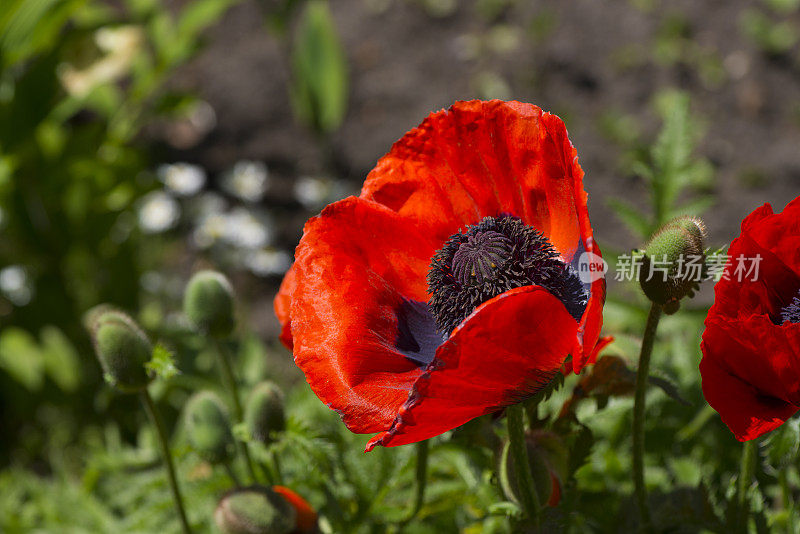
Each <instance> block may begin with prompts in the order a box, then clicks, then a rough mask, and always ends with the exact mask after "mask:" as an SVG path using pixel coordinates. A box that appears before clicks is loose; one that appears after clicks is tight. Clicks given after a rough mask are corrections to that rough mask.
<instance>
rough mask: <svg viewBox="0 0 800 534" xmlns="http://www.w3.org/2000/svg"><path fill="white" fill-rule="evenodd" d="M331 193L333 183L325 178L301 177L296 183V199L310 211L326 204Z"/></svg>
mask: <svg viewBox="0 0 800 534" xmlns="http://www.w3.org/2000/svg"><path fill="white" fill-rule="evenodd" d="M330 192H331V181H330V180H327V179H324V178H314V177H312V176H301V177H300V178H298V179H297V180H296V181H295V183H294V198H296V199H297V201H298V202H299V203H300V204H302V205H303V206H304V207H305V208H306V209H309V210H313V209H315V208H318V207H320V206H322V205H323V204H325V200H326V199H327V198H328V195H329V194H330Z"/></svg>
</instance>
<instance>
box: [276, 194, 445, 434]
mask: <svg viewBox="0 0 800 534" xmlns="http://www.w3.org/2000/svg"><path fill="white" fill-rule="evenodd" d="M435 247H436V244H434V243H433V242H432V241H431V239H430V238H429V237H426V236H425V235H423V234H422V233H420V232H419V231H418V230H417V229H416V227H414V226H413V225H411V224H409V223H408V220H407V219H404V218H402V217H400V216H398V215H397V214H396V213H394V212H392V211H390V210H388V209H386V207H384V206H381V205H379V204H376V203H374V202H369V201H367V200H364V199H361V198H356V197H350V198H347V199H344V200H341V201H339V202H336V203H334V204H331V205H330V206H328V207H327V208H325V210H324V211H323V212H322V214H321V215H320V216H318V217H314V218H312V219H310V220H309V221H308V223H307V224H306V228H305V232H304V235H303V238H302V240H301V241H300V244H299V245H298V247H297V253H296V256H297V260H296V261H295V264H294V272H295V277H296V287H295V289H294V292H293V294H292V299H291V313H290V315H291V330H292V335H293V345H294V358H295V363H296V364H297V366H298V367H300V369H301V370H302V371H303V373H304V374H305V376H306V380H307V381H308V383H309V385H310V386H311V389H312V390H314V393H315V394H316V395H317V396H318V397H319V398H320V399H321V400H322V401H323V402H325V403H326V404H327V405H328V406H329V407H330V408H332V409H334V410H336V411H338V412H339V414H340V415H341V416H342V420H343V421H344V423H345V424H346V425H347V427H348V428H349V429H350V430H351V431H353V432H357V433H368V432H369V433H372V432H379V431H382V430H386V429H387V428H389V425H390V424H391V422H392V421H393V420H394V417H395V415H396V414H397V410H398V409H399V408H400V406H401V405H402V404H403V403H404V402H405V401H406V399H407V397H408V392H409V391H410V390H411V386H412V384H413V383H414V381H415V380H416V378H417V377H419V376H420V374H421V373H422V368H420V366H419V363H418V362H415V361H413V360H412V359H409V358H408V357H406V355H405V354H403V353H402V352H400V350H399V349H398V347H397V339H398V336H399V329H398V325H399V315H398V310H399V309H400V308H401V306H402V304H403V302H404V301H405V299H412V300H417V301H419V300H424V299H426V297H427V283H426V281H425V273H426V272H427V269H428V262H429V258H430V256H431V255H432V254H433V252H434V251H435Z"/></svg>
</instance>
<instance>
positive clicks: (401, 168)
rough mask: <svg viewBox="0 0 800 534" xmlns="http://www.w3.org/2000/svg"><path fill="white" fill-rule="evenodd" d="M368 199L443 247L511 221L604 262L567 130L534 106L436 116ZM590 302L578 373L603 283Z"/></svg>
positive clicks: (567, 250)
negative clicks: (485, 222) (483, 225)
mask: <svg viewBox="0 0 800 534" xmlns="http://www.w3.org/2000/svg"><path fill="white" fill-rule="evenodd" d="M361 197H362V198H367V199H370V200H374V201H376V202H379V203H382V204H384V205H385V206H387V207H389V208H390V209H392V210H394V211H396V212H398V213H400V214H401V215H405V216H408V217H409V218H410V219H413V220H414V221H417V223H418V224H420V225H422V226H423V227H425V228H426V231H428V232H430V233H431V234H432V235H434V236H436V238H437V239H439V240H440V241H441V242H442V243H444V241H445V240H446V239H447V238H448V237H449V236H450V235H452V234H453V233H455V232H457V231H458V229H459V228H461V227H465V226H467V225H471V224H475V223H477V222H478V221H480V219H481V218H483V217H485V216H496V215H498V214H500V213H511V214H513V215H516V216H518V217H520V218H522V219H523V221H525V222H526V223H527V224H529V225H532V226H534V227H535V228H537V229H538V230H540V231H542V232H543V233H544V234H545V235H546V236H547V237H548V238H549V239H550V241H551V242H552V243H553V245H554V246H555V247H556V248H557V249H558V251H559V252H560V253H561V255H562V256H563V257H564V259H565V260H566V261H567V262H570V261H572V260H573V257H574V256H575V255H576V254H578V253H582V252H584V251H585V252H591V253H593V254H597V255H600V250H599V248H598V247H597V245H596V243H595V242H594V239H593V238H592V228H591V225H590V224H589V214H588V210H587V207H586V202H587V195H586V192H585V191H584V189H583V170H581V168H580V165H579V164H578V159H577V152H576V150H575V148H574V147H573V146H572V144H571V143H570V141H569V138H568V137H567V130H566V128H565V127H564V123H563V122H562V121H561V119H559V118H558V117H556V116H555V115H551V114H549V113H544V112H542V110H541V109H540V108H538V107H537V106H534V105H532V104H523V103H520V102H502V101H499V100H493V101H489V102H482V101H469V102H457V103H456V104H454V105H453V106H452V107H451V108H450V109H448V110H446V111H439V112H436V113H432V114H431V115H430V116H429V117H428V118H427V119H425V120H424V121H423V122H422V124H420V125H419V126H418V127H417V128H415V129H413V130H411V131H410V132H408V133H407V134H406V135H405V136H404V137H403V138H402V139H400V140H399V141H398V142H397V143H395V144H394V146H393V147H392V149H391V151H390V152H389V153H388V154H387V155H386V156H384V157H383V158H381V160H380V161H379V162H378V164H377V165H376V167H375V169H374V170H373V171H372V172H371V173H370V174H369V176H368V177H367V180H366V181H365V183H364V187H363V189H362V192H361ZM590 293H591V297H590V303H589V305H588V306H587V310H586V313H585V314H584V317H583V319H582V321H581V325H580V328H579V330H578V333H577V339H576V343H575V347H574V348H573V349H572V353H573V354H572V355H573V366H574V369H575V371H576V372H578V371H580V369H581V368H582V367H583V365H585V364H586V362H587V361H588V360H589V359H590V358H591V351H592V349H593V348H594V346H595V344H596V342H597V338H598V337H599V334H600V328H601V326H602V307H603V303H604V301H605V281H604V280H602V279H601V280H598V281H596V282H594V283H593V284H592V286H591V289H590ZM587 347H588V348H587Z"/></svg>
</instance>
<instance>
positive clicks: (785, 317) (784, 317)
mask: <svg viewBox="0 0 800 534" xmlns="http://www.w3.org/2000/svg"><path fill="white" fill-rule="evenodd" d="M786 321H789V322H790V323H800V291H799V292H798V293H797V296H796V297H795V298H794V299H793V300H792V302H790V303H789V304H788V305H787V306H786V307H785V308H783V309H782V310H781V322H782V323H785V322H786Z"/></svg>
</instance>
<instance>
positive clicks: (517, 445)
mask: <svg viewBox="0 0 800 534" xmlns="http://www.w3.org/2000/svg"><path fill="white" fill-rule="evenodd" d="M524 414H525V408H524V407H523V406H522V404H515V405H513V406H509V407H508V408H507V409H506V419H507V421H508V439H509V442H510V443H509V447H510V451H511V455H512V458H513V459H514V468H515V470H516V473H517V484H518V486H519V493H520V501H521V503H520V504H521V505H522V509H523V510H524V511H525V515H526V516H527V517H528V519H529V520H530V522H531V523H532V524H533V526H534V528H535V529H536V531H537V532H538V531H539V515H540V514H539V512H540V504H539V496H538V495H537V494H536V486H535V485H534V482H533V473H531V469H530V463H529V462H528V447H527V445H526V443H525V422H524Z"/></svg>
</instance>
